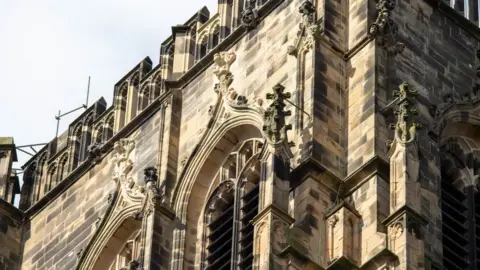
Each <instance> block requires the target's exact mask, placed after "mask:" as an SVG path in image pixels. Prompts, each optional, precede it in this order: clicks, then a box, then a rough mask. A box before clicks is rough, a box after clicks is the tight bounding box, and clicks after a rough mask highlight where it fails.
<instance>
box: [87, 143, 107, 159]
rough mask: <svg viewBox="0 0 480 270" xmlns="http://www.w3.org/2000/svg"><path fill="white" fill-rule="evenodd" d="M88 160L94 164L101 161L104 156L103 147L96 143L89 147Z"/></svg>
mask: <svg viewBox="0 0 480 270" xmlns="http://www.w3.org/2000/svg"><path fill="white" fill-rule="evenodd" d="M87 152H88V159H89V160H90V161H91V162H92V163H93V164H97V163H98V162H99V161H100V158H101V156H102V154H103V151H102V145H101V144H98V143H94V144H91V145H89V146H88V149H87Z"/></svg>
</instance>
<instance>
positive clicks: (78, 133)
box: [72, 125, 82, 170]
mask: <svg viewBox="0 0 480 270" xmlns="http://www.w3.org/2000/svg"><path fill="white" fill-rule="evenodd" d="M72 142H73V152H72V170H74V169H75V168H77V167H78V165H79V163H80V159H81V155H82V149H81V143H82V126H81V125H78V126H77V127H76V128H75V129H74V133H73V138H72Z"/></svg>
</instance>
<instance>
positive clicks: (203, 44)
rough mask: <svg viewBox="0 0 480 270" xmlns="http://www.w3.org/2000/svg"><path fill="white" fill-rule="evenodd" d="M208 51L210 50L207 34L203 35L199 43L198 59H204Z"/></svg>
mask: <svg viewBox="0 0 480 270" xmlns="http://www.w3.org/2000/svg"><path fill="white" fill-rule="evenodd" d="M207 52H208V38H207V36H203V37H202V38H201V39H200V42H199V44H198V57H197V60H200V59H202V58H203V57H204V56H205V55H207Z"/></svg>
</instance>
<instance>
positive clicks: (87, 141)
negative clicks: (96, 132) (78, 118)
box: [82, 116, 93, 161]
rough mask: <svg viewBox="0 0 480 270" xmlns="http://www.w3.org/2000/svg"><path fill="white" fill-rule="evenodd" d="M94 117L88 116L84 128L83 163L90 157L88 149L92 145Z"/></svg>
mask: <svg viewBox="0 0 480 270" xmlns="http://www.w3.org/2000/svg"><path fill="white" fill-rule="evenodd" d="M92 132H93V117H92V116H87V118H86V120H85V124H84V127H83V139H84V141H83V142H82V143H83V147H82V161H84V160H86V159H87V157H88V147H89V146H90V145H91V144H92Z"/></svg>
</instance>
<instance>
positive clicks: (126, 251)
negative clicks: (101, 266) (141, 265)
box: [108, 231, 140, 270]
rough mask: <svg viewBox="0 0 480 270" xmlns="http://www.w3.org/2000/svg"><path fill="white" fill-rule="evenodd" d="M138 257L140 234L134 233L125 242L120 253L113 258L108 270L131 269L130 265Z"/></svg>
mask: <svg viewBox="0 0 480 270" xmlns="http://www.w3.org/2000/svg"><path fill="white" fill-rule="evenodd" d="M139 256H140V232H138V231H137V232H135V233H134V234H133V235H132V237H131V238H130V239H129V240H127V241H126V243H125V244H124V245H123V247H122V248H121V249H120V252H118V254H117V255H116V256H115V259H114V261H113V262H112V263H111V265H110V267H109V268H108V270H118V269H126V270H129V269H132V268H130V264H131V263H132V262H133V261H134V260H135V259H137V258H138V257H139Z"/></svg>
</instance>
